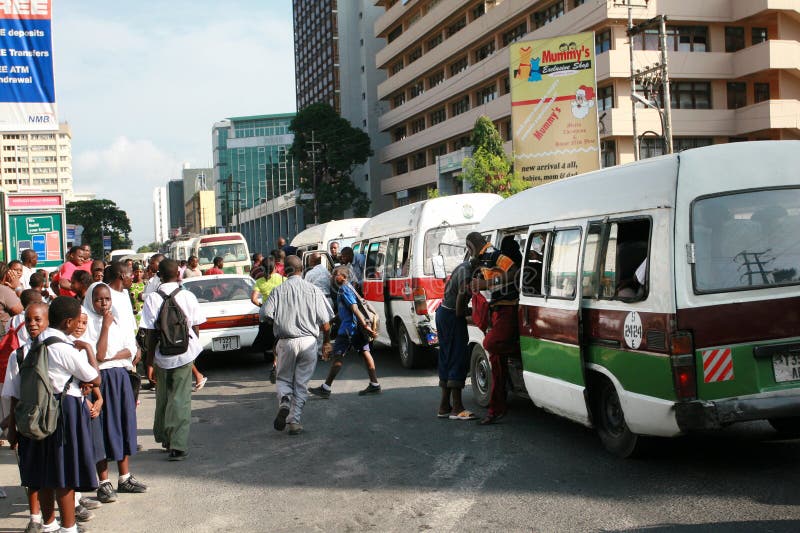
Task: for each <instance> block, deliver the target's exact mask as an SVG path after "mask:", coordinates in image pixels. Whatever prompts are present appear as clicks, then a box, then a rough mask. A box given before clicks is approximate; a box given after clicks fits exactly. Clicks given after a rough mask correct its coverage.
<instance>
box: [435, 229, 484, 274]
mask: <svg viewBox="0 0 800 533" xmlns="http://www.w3.org/2000/svg"><path fill="white" fill-rule="evenodd" d="M475 226H476V224H463V225H461V226H441V227H438V228H433V229H429V230H428V231H427V232H426V233H425V244H424V246H423V248H424V250H423V254H424V255H423V257H424V259H423V265H424V267H423V268H424V270H423V272H424V273H425V274H426V275H429V276H432V275H433V261H431V258H432V257H433V256H434V255H443V256H444V266H445V269H446V271H447V272H452V271H453V270H454V269H455V268H456V267H457V266H458V265H459V264H460V263H461V262H462V261H464V250H465V249H466V245H467V244H466V241H467V235H468V234H469V232H470V231H473V230H474V229H475Z"/></svg>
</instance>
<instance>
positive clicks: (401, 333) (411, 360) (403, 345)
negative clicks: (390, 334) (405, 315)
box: [397, 322, 421, 368]
mask: <svg viewBox="0 0 800 533" xmlns="http://www.w3.org/2000/svg"><path fill="white" fill-rule="evenodd" d="M397 350H398V351H399V352H400V364H402V365H403V366H404V367H405V368H415V367H416V366H417V365H419V360H420V358H421V357H420V349H419V348H418V347H417V345H416V344H414V343H413V342H412V341H411V337H410V336H409V335H408V331H407V330H406V326H405V324H403V323H402V322H398V327H397Z"/></svg>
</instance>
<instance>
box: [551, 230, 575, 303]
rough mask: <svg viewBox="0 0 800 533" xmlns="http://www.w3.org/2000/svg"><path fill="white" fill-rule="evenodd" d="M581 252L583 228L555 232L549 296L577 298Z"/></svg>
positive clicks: (568, 298)
mask: <svg viewBox="0 0 800 533" xmlns="http://www.w3.org/2000/svg"><path fill="white" fill-rule="evenodd" d="M580 253H581V230H579V229H568V230H562V231H556V232H555V233H554V234H553V245H552V247H551V250H550V265H549V267H548V269H547V270H548V272H547V293H548V296H550V297H551V298H564V299H567V300H572V299H573V298H575V292H576V291H575V288H576V286H577V283H576V282H577V278H578V257H580Z"/></svg>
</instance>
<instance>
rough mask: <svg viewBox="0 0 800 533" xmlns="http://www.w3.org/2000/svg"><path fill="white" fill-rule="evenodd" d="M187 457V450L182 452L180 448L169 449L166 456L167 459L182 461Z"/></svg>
mask: <svg viewBox="0 0 800 533" xmlns="http://www.w3.org/2000/svg"><path fill="white" fill-rule="evenodd" d="M187 457H189V452H184V451H181V450H170V451H169V457H167V461H183V460H184V459H186V458H187Z"/></svg>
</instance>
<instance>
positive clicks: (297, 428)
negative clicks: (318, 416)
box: [289, 422, 303, 435]
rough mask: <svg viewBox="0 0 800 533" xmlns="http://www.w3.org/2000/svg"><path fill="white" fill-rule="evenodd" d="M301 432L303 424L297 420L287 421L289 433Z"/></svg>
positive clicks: (296, 433) (297, 433)
mask: <svg viewBox="0 0 800 533" xmlns="http://www.w3.org/2000/svg"><path fill="white" fill-rule="evenodd" d="M302 432H303V426H302V425H300V424H298V423H297V422H291V423H289V435H299V434H300V433H302Z"/></svg>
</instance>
